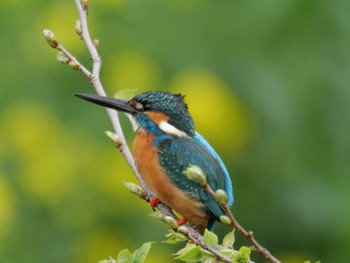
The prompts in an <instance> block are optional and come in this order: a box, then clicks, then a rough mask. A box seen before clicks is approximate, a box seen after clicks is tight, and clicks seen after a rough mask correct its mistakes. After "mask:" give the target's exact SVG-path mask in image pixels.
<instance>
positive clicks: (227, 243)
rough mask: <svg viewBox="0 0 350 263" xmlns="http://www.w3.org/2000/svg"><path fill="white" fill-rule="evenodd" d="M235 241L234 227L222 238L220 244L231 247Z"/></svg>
mask: <svg viewBox="0 0 350 263" xmlns="http://www.w3.org/2000/svg"><path fill="white" fill-rule="evenodd" d="M234 243H235V229H233V230H232V231H231V232H229V233H228V234H227V235H226V236H225V237H224V239H223V240H222V245H223V246H224V247H232V246H233V244H234Z"/></svg>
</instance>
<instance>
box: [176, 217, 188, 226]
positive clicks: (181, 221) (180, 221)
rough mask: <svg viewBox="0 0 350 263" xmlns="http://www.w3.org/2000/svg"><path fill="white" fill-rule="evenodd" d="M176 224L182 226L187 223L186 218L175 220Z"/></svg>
mask: <svg viewBox="0 0 350 263" xmlns="http://www.w3.org/2000/svg"><path fill="white" fill-rule="evenodd" d="M176 223H177V225H178V226H182V225H184V224H186V223H187V219H186V218H181V219H179V220H177V221H176Z"/></svg>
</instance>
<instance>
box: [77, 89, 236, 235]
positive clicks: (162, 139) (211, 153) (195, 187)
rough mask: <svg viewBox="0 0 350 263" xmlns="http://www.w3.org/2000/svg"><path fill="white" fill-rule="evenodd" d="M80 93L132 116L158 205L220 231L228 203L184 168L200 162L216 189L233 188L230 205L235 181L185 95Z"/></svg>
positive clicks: (140, 160)
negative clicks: (125, 96) (129, 96)
mask: <svg viewBox="0 0 350 263" xmlns="http://www.w3.org/2000/svg"><path fill="white" fill-rule="evenodd" d="M74 95H75V96H77V97H79V98H81V99H84V100H87V101H89V102H92V103H95V104H98V105H100V106H104V107H107V108H111V109H114V110H117V111H119V112H124V113H125V114H127V115H128V117H129V118H130V119H131V121H132V123H133V127H134V130H135V132H136V136H135V139H134V142H133V157H134V160H135V164H136V167H137V169H138V171H139V173H140V175H141V177H142V178H143V180H144V182H145V183H146V185H147V186H148V187H149V188H150V190H151V191H152V192H153V194H154V195H155V196H156V199H154V200H153V201H154V202H153V205H155V203H157V202H158V201H160V202H161V203H164V204H165V205H167V206H169V207H170V208H172V209H173V210H175V211H176V212H177V213H179V214H180V215H181V216H182V217H183V219H182V221H181V222H182V223H179V224H183V223H185V222H189V223H190V224H191V225H193V226H195V227H196V229H197V230H198V232H200V233H203V232H204V231H205V229H208V230H210V231H213V230H214V227H215V226H216V224H217V222H219V221H220V216H222V215H225V211H224V209H223V207H222V206H221V205H219V204H218V203H217V202H216V201H215V199H214V197H213V196H212V195H211V194H209V193H208V192H207V191H206V190H205V189H203V187H202V186H201V185H200V184H199V183H198V182H196V181H194V180H190V179H189V178H188V177H187V176H186V175H185V174H184V171H186V169H188V168H189V167H190V166H192V165H196V166H199V167H200V168H201V169H202V170H203V172H204V174H205V176H206V180H207V183H208V184H209V186H210V187H211V188H212V189H213V190H214V191H216V190H218V189H222V190H224V191H225V192H226V193H227V196H228V200H227V205H228V206H229V207H231V206H232V204H233V201H234V197H233V190H232V182H231V178H230V175H229V173H228V171H227V169H226V167H225V165H224V163H223V161H222V160H221V158H220V157H219V155H218V154H217V153H216V152H215V150H214V149H213V147H212V146H211V145H210V144H209V143H208V142H207V141H206V140H205V139H204V137H203V136H201V135H200V134H199V133H198V132H196V131H195V127H194V121H193V119H192V116H191V115H190V113H189V110H188V106H187V104H186V103H185V101H184V96H183V95H181V94H173V93H169V92H164V91H148V92H144V93H141V94H139V95H136V96H134V97H133V98H132V99H130V100H122V99H117V98H110V97H105V96H99V95H95V94H84V93H74ZM218 136H219V133H218ZM151 204H152V202H151ZM152 207H153V206H152ZM153 208H154V207H153Z"/></svg>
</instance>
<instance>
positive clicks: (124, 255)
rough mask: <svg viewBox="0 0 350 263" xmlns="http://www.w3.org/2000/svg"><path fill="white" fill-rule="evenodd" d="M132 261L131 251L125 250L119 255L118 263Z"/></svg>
mask: <svg viewBox="0 0 350 263" xmlns="http://www.w3.org/2000/svg"><path fill="white" fill-rule="evenodd" d="M130 259H131V253H130V251H129V249H123V250H122V251H120V252H119V254H118V257H117V263H129V262H130Z"/></svg>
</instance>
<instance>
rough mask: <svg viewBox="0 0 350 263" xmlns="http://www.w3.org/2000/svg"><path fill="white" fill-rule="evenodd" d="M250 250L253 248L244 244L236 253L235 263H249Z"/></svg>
mask: <svg viewBox="0 0 350 263" xmlns="http://www.w3.org/2000/svg"><path fill="white" fill-rule="evenodd" d="M250 252H251V249H250V248H249V247H245V246H242V247H241V248H240V249H239V251H238V253H237V254H236V257H235V259H234V261H233V262H234V263H249V260H250Z"/></svg>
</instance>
